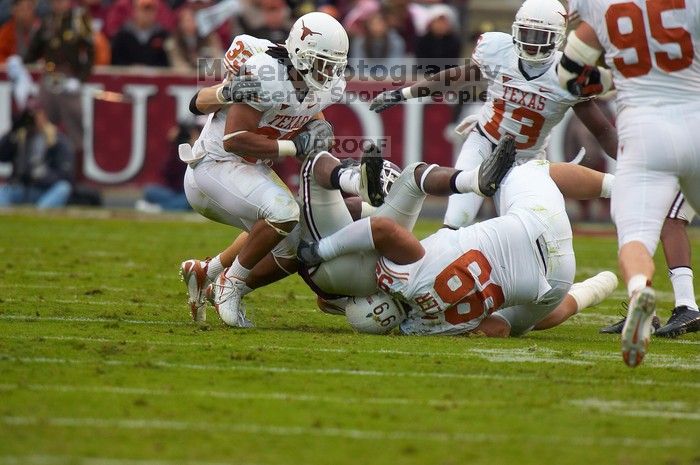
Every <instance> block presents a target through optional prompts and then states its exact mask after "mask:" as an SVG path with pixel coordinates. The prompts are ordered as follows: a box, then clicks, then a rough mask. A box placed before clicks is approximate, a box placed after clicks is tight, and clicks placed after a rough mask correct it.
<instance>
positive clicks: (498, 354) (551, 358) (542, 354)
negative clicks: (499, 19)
mask: <svg viewBox="0 0 700 465" xmlns="http://www.w3.org/2000/svg"><path fill="white" fill-rule="evenodd" d="M2 339H10V340H37V339H46V340H52V341H65V342H86V343H88V342H89V343H102V344H110V343H111V344H135V345H156V346H169V347H205V348H216V347H217V345H215V344H213V343H211V342H201V341H170V340H168V341H151V340H136V339H108V338H90V337H80V336H28V335H10V334H0V340H2ZM238 349H239V350H259V349H264V350H275V351H284V352H293V351H298V352H320V353H338V354H348V355H351V354H355V353H361V354H370V355H401V356H407V357H421V358H425V357H436V356H437V357H457V358H464V359H473V358H475V357H481V358H483V359H485V360H488V361H490V362H500V363H510V362H515V363H553V364H566V365H593V364H595V363H596V362H599V361H601V360H602V361H613V362H617V361H619V360H620V358H621V357H620V356H619V355H618V354H617V353H601V352H577V353H576V355H575V357H576V358H575V359H571V358H564V357H563V356H562V353H561V352H560V351H557V350H553V349H545V348H537V349H536V350H530V349H528V348H522V349H483V348H467V349H465V351H464V352H421V351H408V350H396V349H345V348H340V347H338V348H325V347H314V346H309V347H293V346H279V345H270V344H263V345H249V346H245V347H239V348H238ZM686 360H690V361H692V360H693V359H692V358H690V359H686ZM695 360H696V362H697V363H686V362H685V361H684V360H678V359H677V358H675V357H673V356H670V355H660V354H653V353H652V354H649V355H648V356H647V359H646V362H645V363H646V366H651V367H655V368H678V369H681V370H700V357H695Z"/></svg>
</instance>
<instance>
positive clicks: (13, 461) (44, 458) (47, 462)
mask: <svg viewBox="0 0 700 465" xmlns="http://www.w3.org/2000/svg"><path fill="white" fill-rule="evenodd" d="M0 465H231V463H230V462H228V463H224V462H202V461H200V460H197V461H196V462H192V461H189V460H187V461H182V460H178V461H176V462H170V461H167V460H137V459H119V458H115V457H76V456H72V455H4V456H0ZM236 465H252V464H250V463H242V462H238V461H236Z"/></svg>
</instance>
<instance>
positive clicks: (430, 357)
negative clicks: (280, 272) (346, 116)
mask: <svg viewBox="0 0 700 465" xmlns="http://www.w3.org/2000/svg"><path fill="white" fill-rule="evenodd" d="M436 226H437V224H436V223H427V222H422V223H420V224H419V227H418V229H417V232H418V233H419V234H420V235H426V234H427V233H429V232H430V231H431V229H432V228H435V227H436ZM231 238H232V231H231V230H230V229H229V228H226V227H223V226H219V225H215V224H212V223H194V222H192V221H187V220H186V218H184V217H183V218H182V219H178V218H175V219H172V218H171V219H168V220H159V219H146V220H143V219H142V220H139V221H134V220H133V219H94V218H93V219H91V218H71V217H64V216H59V217H54V216H34V215H31V214H24V213H21V214H16V215H7V214H5V215H2V216H0V249H1V250H2V255H1V256H2V260H1V261H0V263H1V264H2V266H1V267H0V290H1V293H0V465H5V464H49V465H53V464H92V465H95V464H108V465H117V464H120V465H121V464H127V465H133V464H137V465H160V464H175V463H178V464H179V463H191V464H198V465H211V464H236V465H238V464H242V465H246V464H247V465H268V464H269V465H273V464H285V465H286V464H300V465H301V464H303V465H313V464H334V465H335V464H365V463H367V464H465V463H470V464H489V465H493V464H523V465H524V464H537V465H541V464H620V465H631V464H667V465H676V464H698V463H700V355H699V354H700V336H699V335H698V333H696V334H692V335H687V336H685V337H683V338H681V339H679V340H660V339H654V340H653V341H652V344H651V347H650V354H649V355H648V356H647V358H646V360H645V362H644V364H643V365H642V366H641V367H639V368H637V369H634V370H632V369H629V368H627V367H626V366H625V365H624V364H623V362H622V360H621V357H620V355H619V340H618V338H617V337H611V336H605V335H600V334H598V328H599V327H600V326H602V325H604V324H606V323H609V322H612V321H614V320H616V319H618V318H619V315H618V314H619V312H620V311H621V309H620V302H621V301H623V300H625V293H624V292H623V289H622V287H620V288H619V289H618V291H617V292H616V293H615V295H614V296H613V298H612V299H610V300H609V301H607V302H605V303H604V304H602V305H601V306H599V307H597V308H594V309H589V310H588V311H586V312H585V313H584V314H582V315H579V316H576V317H574V318H573V319H571V320H569V321H568V322H567V323H566V324H564V325H563V326H560V327H559V328H555V329H553V330H549V331H544V332H536V333H532V334H529V335H527V336H526V337H523V338H520V339H509V340H488V339H485V338H475V337H472V338H418V337H402V336H386V337H382V336H376V337H371V336H360V335H356V334H354V333H353V332H352V331H351V330H350V329H349V328H348V327H347V325H346V324H345V320H344V318H342V317H333V316H329V315H325V314H322V313H320V312H319V311H317V310H315V299H314V296H313V295H312V294H311V292H310V291H309V290H307V289H306V288H305V287H304V285H303V283H302V281H301V280H300V279H297V278H296V277H293V278H291V279H288V280H286V281H284V282H281V283H277V284H276V285H273V286H271V287H269V288H266V289H263V290H260V291H258V292H256V293H254V294H252V295H250V296H249V297H250V298H249V304H248V305H249V316H251V317H252V319H253V321H254V322H255V324H256V325H257V327H256V328H255V329H252V330H233V329H227V328H225V327H223V326H222V324H221V323H220V322H219V321H218V319H217V318H216V316H215V314H214V312H213V311H210V313H209V319H208V324H206V325H203V326H200V327H198V326H195V325H194V324H193V323H192V322H191V321H190V320H189V314H188V311H187V309H186V305H185V299H186V297H185V294H184V286H183V285H182V284H181V282H180V281H179V278H178V274H177V270H178V267H179V263H180V261H181V260H182V259H185V258H189V257H192V256H199V257H203V256H206V255H211V254H213V253H214V252H216V251H217V250H218V249H220V248H222V247H223V246H224V245H226V244H227V243H228V242H229V241H230V239H231ZM693 242H694V244H696V245H697V244H700V238H698V236H695V235H694V239H693ZM575 245H576V252H577V259H578V260H577V261H578V265H579V268H578V274H577V278H584V277H587V276H588V275H590V274H593V273H594V272H596V271H598V270H600V269H611V270H616V268H615V249H616V247H615V240H614V238H613V237H612V236H610V237H592V236H577V238H576V240H575ZM698 255H700V254H697V253H696V258H697V256H698ZM695 264H696V266H695V268H696V269H700V267H698V266H697V265H698V263H697V261H696V263H695ZM658 265H659V266H658V269H659V271H658V276H657V278H656V285H657V288H658V289H660V290H661V292H660V296H661V301H662V304H661V306H660V308H659V314H660V317H661V318H662V320H664V321H665V320H666V319H667V318H668V316H669V314H670V308H671V307H672V295H671V293H670V292H669V291H670V285H669V283H668V279H667V278H666V276H665V271H664V270H665V267H664V266H663V264H662V263H661V262H659V263H658Z"/></svg>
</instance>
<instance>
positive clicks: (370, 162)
mask: <svg viewBox="0 0 700 465" xmlns="http://www.w3.org/2000/svg"><path fill="white" fill-rule="evenodd" d="M383 170H384V159H383V158H382V153H381V152H380V151H379V148H377V146H376V145H375V144H371V145H370V146H369V147H368V148H367V149H365V150H364V152H363V153H362V160H361V161H360V176H361V177H360V196H361V197H362V200H364V201H365V202H367V203H368V204H370V205H372V206H373V207H379V206H381V205H382V204H383V203H384V197H385V194H384V189H383V186H382V171H383Z"/></svg>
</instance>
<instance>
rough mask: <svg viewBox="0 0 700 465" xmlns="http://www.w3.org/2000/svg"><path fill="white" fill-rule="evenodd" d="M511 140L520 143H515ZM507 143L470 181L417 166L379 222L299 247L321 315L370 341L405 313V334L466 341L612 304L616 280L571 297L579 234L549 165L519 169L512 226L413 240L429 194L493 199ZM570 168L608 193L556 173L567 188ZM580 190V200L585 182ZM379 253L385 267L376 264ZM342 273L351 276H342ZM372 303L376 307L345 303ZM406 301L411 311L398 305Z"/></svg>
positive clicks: (507, 207)
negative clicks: (468, 335) (344, 321)
mask: <svg viewBox="0 0 700 465" xmlns="http://www.w3.org/2000/svg"><path fill="white" fill-rule="evenodd" d="M507 140H510V141H511V144H513V140H512V138H504V141H507ZM503 144H504V142H501V145H499V147H498V148H497V149H496V151H495V152H494V155H493V156H492V157H491V158H488V159H487V160H486V162H485V163H482V165H481V166H480V167H478V168H477V169H474V170H471V171H458V170H454V169H451V168H441V167H437V166H436V165H431V166H428V165H426V164H423V163H416V164H414V165H411V166H409V167H408V168H406V169H405V170H404V171H403V173H402V174H401V175H400V176H399V178H398V179H397V180H396V181H395V182H394V183H393V187H392V189H391V191H390V192H389V195H388V196H387V199H386V202H385V204H384V205H383V206H382V207H380V208H379V209H378V210H377V213H376V214H375V215H373V216H372V217H371V218H367V219H365V220H362V221H358V222H354V223H351V224H350V225H349V226H346V227H344V228H343V229H341V230H339V231H337V232H336V233H335V234H332V235H330V236H328V237H325V238H323V239H321V240H320V241H319V242H317V243H313V244H305V243H304V242H302V243H301V246H300V249H299V251H298V256H299V257H300V259H301V261H302V262H304V263H305V264H306V266H307V267H309V276H310V278H311V281H312V282H313V283H312V284H311V287H312V288H313V289H314V290H316V292H317V294H319V297H321V298H322V299H323V300H321V301H320V304H321V306H322V308H325V309H332V310H335V311H336V313H342V312H343V310H344V311H345V313H346V316H347V318H348V320H349V322H350V323H351V324H352V325H353V327H355V328H356V329H358V330H360V331H364V332H385V331H388V330H389V329H391V328H393V327H395V326H396V325H398V324H399V323H402V322H403V320H404V316H405V310H404V308H406V309H409V310H413V311H411V312H409V313H410V314H411V317H410V318H409V319H408V320H407V322H405V323H404V324H403V325H402V330H403V331H404V332H407V333H412V334H460V333H464V332H468V331H472V330H475V329H477V328H478V330H479V331H482V332H485V333H486V334H488V335H494V336H495V335H500V336H503V335H518V334H523V333H524V332H526V331H527V330H529V329H531V328H532V327H533V326H535V324H538V323H539V324H540V327H539V328H538V329H545V328H547V327H552V326H555V325H557V324H559V323H561V322H562V321H564V320H565V319H566V318H568V317H569V316H571V315H572V314H574V313H576V312H577V311H578V310H580V309H582V308H584V307H587V306H590V305H591V304H594V303H597V302H600V301H601V300H603V298H605V297H607V295H609V294H610V293H611V292H612V291H613V290H614V288H615V287H616V285H617V279H616V277H615V276H614V275H613V274H612V273H609V272H606V273H601V274H600V275H598V276H597V277H595V278H592V279H591V280H588V282H586V283H582V285H579V286H578V287H577V289H574V290H571V291H570V289H569V288H570V287H571V284H572V281H573V273H574V268H575V263H574V256H573V248H572V247H571V228H570V225H569V222H568V217H567V216H566V212H565V210H564V202H563V198H562V195H561V193H560V192H559V190H558V188H557V186H556V185H555V184H554V182H553V181H552V180H551V179H550V177H549V172H550V168H549V165H548V164H547V163H546V162H539V163H537V164H532V163H528V164H527V165H524V166H522V167H517V168H514V169H513V170H512V173H511V174H510V175H509V176H508V177H507V178H506V181H504V183H503V185H502V186H501V189H500V190H499V191H498V193H497V194H496V200H497V204H498V205H499V208H500V209H501V211H502V212H503V213H504V214H505V217H504V218H499V219H496V220H489V221H486V222H484V223H480V224H478V225H475V226H471V227H469V228H463V229H460V230H456V231H455V230H451V229H443V230H440V231H439V232H437V233H436V234H433V235H432V236H430V237H429V238H428V239H426V240H424V241H423V246H421V243H419V242H418V241H417V239H415V238H414V237H413V235H412V234H411V233H410V229H411V228H412V227H413V224H414V223H415V218H416V217H417V214H418V212H419V211H420V207H421V205H422V202H423V200H424V198H425V196H426V192H427V193H431V194H437V195H449V194H450V193H454V192H467V191H472V192H476V193H477V194H479V195H484V194H486V195H493V193H494V191H495V190H496V188H497V187H498V183H499V180H500V179H501V178H502V177H503V175H504V173H505V171H504V169H505V168H506V167H507V166H509V165H508V160H507V158H506V157H507V154H506V152H507V146H504V145H503ZM510 148H511V149H512V148H513V145H511V146H510ZM513 152H514V150H513V151H512V152H511V156H512V158H511V159H510V160H511V162H512V160H513V158H514V153H513ZM572 169H574V170H578V171H580V170H587V171H588V172H590V173H589V174H590V176H589V177H588V180H589V186H588V189H589V191H590V192H593V193H595V195H597V193H599V192H600V189H601V186H602V178H603V174H602V173H596V172H594V171H592V170H588V169H587V168H583V167H579V166H575V167H574V166H572V165H560V166H557V167H553V169H552V171H553V175H554V176H555V177H557V178H563V179H565V178H567V177H569V176H568V174H569V173H566V171H570V170H572ZM533 181H534V182H533ZM484 186H488V187H484ZM575 188H576V189H577V190H576V193H583V188H584V186H583V185H582V184H581V183H579V185H577V186H575ZM385 207H386V208H385ZM382 209H385V210H382ZM423 247H425V249H423ZM378 254H379V255H381V257H382V258H379V260H378V261H377V259H378ZM343 263H346V264H345V265H341V264H343ZM349 264H352V266H351V265H349ZM343 266H345V268H346V270H345V271H346V273H345V274H342V273H338V272H337V271H338V270H339V269H342V268H343ZM373 267H374V271H375V273H373V272H372V269H373ZM492 269H493V270H494V271H493V273H492V271H491V270H492ZM350 273H351V274H350ZM319 274H320V276H321V277H320V278H318V277H317V275H319ZM369 275H371V277H370V276H369ZM348 276H352V277H353V279H348ZM333 277H335V279H333ZM475 280H477V281H478V283H479V284H475ZM365 281H366V282H365ZM307 282H309V280H307ZM377 286H378V287H379V288H380V289H381V291H380V292H379V293H378V294H377V293H376V290H377ZM319 289H320V291H322V292H319ZM368 291H369V292H368ZM370 292H371V294H372V295H371V297H355V298H350V299H348V298H347V297H343V295H344V296H349V295H350V296H361V295H363V293H364V295H367V294H369V293H370ZM569 292H570V295H567V293H569ZM328 294H331V295H328ZM398 296H401V297H400V299H401V302H403V304H406V307H404V305H403V304H400V303H397V300H395V299H398V298H399V297H398ZM562 302H564V305H560V304H561V303H562ZM517 304H527V305H526V306H525V307H513V308H509V309H504V310H502V311H501V312H500V313H499V315H500V316H501V318H500V319H498V320H493V319H489V320H488V321H487V322H485V323H484V324H483V325H481V324H480V323H481V320H483V319H484V318H486V316H488V315H489V314H490V313H492V312H493V311H495V310H497V309H499V308H500V307H501V306H503V305H506V306H510V307H512V306H514V305H517ZM555 309H556V310H557V312H556V314H554V313H555V312H554V310H555ZM494 321H495V323H494Z"/></svg>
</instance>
